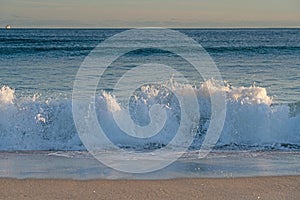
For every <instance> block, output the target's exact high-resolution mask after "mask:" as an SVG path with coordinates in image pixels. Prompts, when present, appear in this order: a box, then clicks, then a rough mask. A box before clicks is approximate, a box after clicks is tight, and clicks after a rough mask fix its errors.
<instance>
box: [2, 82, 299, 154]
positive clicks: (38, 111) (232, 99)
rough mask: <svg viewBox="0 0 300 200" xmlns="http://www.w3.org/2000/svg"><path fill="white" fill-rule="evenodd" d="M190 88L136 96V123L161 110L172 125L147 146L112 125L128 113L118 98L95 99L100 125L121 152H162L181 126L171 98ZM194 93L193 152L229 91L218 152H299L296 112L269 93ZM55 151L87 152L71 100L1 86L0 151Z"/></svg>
mask: <svg viewBox="0 0 300 200" xmlns="http://www.w3.org/2000/svg"><path fill="white" fill-rule="evenodd" d="M186 87H191V86H187V85H181V84H178V83H174V82H173V81H170V82H168V83H164V84H162V85H159V86H157V85H156V86H155V85H150V86H143V87H141V89H140V90H139V91H138V92H137V93H136V94H135V95H133V98H131V100H132V102H131V103H130V111H131V114H132V119H133V120H134V121H135V122H136V123H138V124H140V125H147V124H148V123H149V113H148V112H149V109H150V107H151V106H152V105H154V104H157V103H159V104H162V105H163V106H164V108H165V109H166V111H167V117H168V119H169V121H167V122H166V124H165V127H163V129H162V130H161V132H160V133H159V136H157V137H152V138H150V139H149V140H141V141H140V140H138V139H137V138H132V137H128V136H126V135H123V134H122V133H121V131H120V129H118V127H117V126H116V123H114V121H113V117H112V113H113V112H119V111H121V110H122V109H124V108H123V107H122V104H121V103H120V102H118V99H117V97H115V96H113V95H111V94H110V93H107V92H102V93H100V94H99V95H98V96H97V98H96V108H97V113H98V119H99V121H101V122H103V123H104V124H105V127H106V131H107V135H109V136H110V138H112V139H113V140H114V142H115V143H116V144H118V145H119V146H126V147H128V146H129V147H133V148H136V149H144V148H158V147H160V146H164V145H166V144H167V143H168V142H169V141H170V138H172V133H171V132H174V131H176V127H178V125H179V123H180V109H179V105H178V101H177V100H176V96H175V95H173V92H174V91H175V90H176V91H177V92H178V93H179V94H181V95H187V96H188V95H191V94H189V92H190V91H191V90H190V89H185V88H186ZM166 88H169V89H166ZM208 88H210V92H211V93H210V94H209V92H208ZM194 91H195V93H196V94H197V96H198V99H199V108H200V113H201V120H200V122H199V128H198V134H197V136H196V139H195V142H194V143H193V146H199V145H201V141H202V140H203V137H205V132H206V129H207V128H208V127H209V122H210V95H214V94H217V93H218V92H221V91H223V92H224V91H225V92H226V97H227V98H226V99H227V113H226V121H225V125H224V128H223V131H222V134H221V137H220V139H219V142H218V143H217V146H218V147H220V148H222V147H223V146H234V147H237V148H239V147H240V146H244V147H245V146H246V147H250V146H255V147H258V148H260V147H265V146H268V147H269V146H271V147H274V148H282V146H284V147H291V146H292V147H293V148H299V146H300V115H299V110H298V107H297V106H294V107H293V109H291V105H272V99H271V98H270V97H269V96H268V95H267V91H266V89H265V88H262V87H257V86H250V87H232V86H229V85H225V86H224V85H219V84H217V83H216V82H214V81H212V80H210V81H207V82H205V83H203V84H201V85H200V86H198V87H194ZM16 96H17V97H16ZM291 112H292V114H291ZM168 134H171V136H168ZM187 134H189V133H187ZM103 148H104V147H103ZM53 149H55V150H84V149H85V148H84V146H83V145H82V143H81V141H80V139H79V137H78V135H77V132H76V128H75V126H74V122H73V117H72V109H71V99H68V100H65V99H64V100H48V101H44V100H41V99H40V98H39V96H38V95H34V96H33V97H18V95H16V94H15V92H14V90H13V89H11V88H9V87H8V86H3V87H2V88H1V89H0V150H53Z"/></svg>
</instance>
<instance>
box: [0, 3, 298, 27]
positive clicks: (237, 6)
mask: <svg viewBox="0 0 300 200" xmlns="http://www.w3.org/2000/svg"><path fill="white" fill-rule="evenodd" d="M299 19H300V0H0V27H4V26H5V25H6V24H10V25H11V26H12V27H91V28H95V27H200V28H201V27H300V20H299Z"/></svg>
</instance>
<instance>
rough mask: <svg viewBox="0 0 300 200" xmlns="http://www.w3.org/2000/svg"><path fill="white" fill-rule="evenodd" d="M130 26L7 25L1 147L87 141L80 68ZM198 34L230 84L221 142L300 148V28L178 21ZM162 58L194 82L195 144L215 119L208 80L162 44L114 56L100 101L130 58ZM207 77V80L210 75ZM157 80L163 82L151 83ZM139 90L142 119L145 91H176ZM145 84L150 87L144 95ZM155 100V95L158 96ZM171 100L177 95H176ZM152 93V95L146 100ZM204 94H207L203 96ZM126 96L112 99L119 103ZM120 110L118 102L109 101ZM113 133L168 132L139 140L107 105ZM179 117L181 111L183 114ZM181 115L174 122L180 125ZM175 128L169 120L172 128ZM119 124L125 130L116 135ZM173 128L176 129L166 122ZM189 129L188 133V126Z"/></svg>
mask: <svg viewBox="0 0 300 200" xmlns="http://www.w3.org/2000/svg"><path fill="white" fill-rule="evenodd" d="M124 30H125V29H10V30H4V29H2V30H0V88H1V90H0V110H1V112H0V150H84V149H85V147H84V145H83V144H82V142H81V140H80V139H79V137H78V135H77V131H76V128H75V126H74V122H73V117H72V108H71V95H72V88H73V84H74V80H75V76H76V73H77V71H78V69H79V67H80V65H81V63H82V62H83V61H84V59H85V58H86V56H88V55H89V53H90V52H91V51H92V50H93V49H94V48H95V47H96V46H97V45H98V44H99V43H100V42H102V41H104V40H105V39H107V38H109V37H110V36H113V35H115V34H117V33H120V32H122V31H124ZM178 31H180V32H182V33H184V34H186V35H187V36H189V37H191V38H193V39H194V40H195V41H197V42H198V43H199V44H201V45H202V46H203V47H204V49H205V50H206V51H207V52H208V53H209V55H210V56H211V57H212V59H213V60H214V62H215V63H216V65H217V67H218V69H219V71H220V73H221V75H222V78H223V80H224V81H225V83H226V84H225V86H223V87H222V88H220V87H216V90H223V91H224V90H225V91H226V93H227V95H228V96H227V100H228V102H227V114H226V120H225V125H224V128H223V131H222V134H221V137H220V139H219V141H218V143H217V145H216V147H215V148H216V149H255V150H257V149H264V150H274V149H276V150H278V149H289V150H299V148H300V37H299V36H300V29H179V30H178ZM153 59H154V60H161V61H163V62H164V63H167V64H169V65H170V66H175V67H176V68H177V69H180V70H182V71H187V77H188V78H190V79H192V80H193V81H194V82H195V85H194V86H195V88H196V89H195V90H196V91H197V94H199V105H202V106H203V107H202V109H203V110H204V114H203V116H204V117H203V119H204V120H202V121H200V122H199V126H198V130H197V136H196V138H195V141H194V142H193V144H192V146H191V149H194V148H195V149H197V148H199V146H200V145H201V142H202V141H203V137H204V136H205V133H206V130H207V126H208V125H207V124H208V123H209V115H210V113H209V108H207V107H209V101H208V100H207V99H208V97H207V96H205V95H204V93H205V89H203V86H205V83H204V82H203V80H201V79H200V78H199V77H198V76H194V72H193V71H190V72H189V71H188V69H187V68H186V66H185V65H182V64H181V63H182V60H180V59H178V58H177V57H176V56H174V55H169V54H168V53H166V52H162V51H159V50H142V51H135V52H132V53H130V54H128V55H127V57H126V56H125V58H124V60H122V61H120V62H116V63H114V64H113V67H112V70H111V71H109V72H107V73H106V76H105V78H104V80H102V82H100V83H99V85H98V89H99V90H98V91H97V92H98V95H99V96H98V97H99V98H98V100H99V105H98V106H99V110H101V109H102V110H103V109H104V110H105V109H106V111H107V108H104V107H106V106H107V102H108V101H111V100H112V99H113V100H114V97H113V96H110V95H109V94H107V93H103V92H102V90H105V91H106V92H110V91H111V86H112V85H113V84H114V83H115V79H116V77H118V76H119V74H122V73H123V71H124V70H127V69H129V68H133V67H134V65H129V64H128V63H130V61H132V60H137V61H139V62H147V61H148V60H150V61H151V60H153ZM203 84H204V85H203ZM213 85H214V84H213V83H212V85H211V86H210V85H209V84H206V87H213ZM150 90H157V88H150ZM141 92H142V93H144V94H145V95H141V96H137V99H138V102H137V103H136V104H135V105H136V107H133V108H132V109H133V110H136V113H137V115H136V119H135V121H136V122H137V123H139V124H141V125H143V124H147V123H149V117H148V115H147V111H148V106H149V105H147V102H148V101H144V100H145V99H143V98H146V97H145V96H147V98H149V99H150V100H151V99H152V100H153V101H155V100H156V101H157V99H159V101H161V102H163V103H166V104H168V103H170V104H172V103H174V102H168V100H170V98H169V96H168V95H165V93H164V92H165V91H163V89H162V90H161V91H160V92H158V93H157V94H156V96H150V97H149V94H151V91H150V93H149V90H142V91H141ZM146 94H147V95H146ZM152 100H151V101H152ZM171 101H173V100H172V99H171ZM145 102H146V103H145ZM203 102H204V103H203ZM118 106H119V105H117V103H116V105H114V109H116V108H118V109H119V107H118ZM108 112H113V110H108ZM98 118H99V119H100V120H101V119H102V120H104V121H105V123H106V124H107V127H108V128H107V130H108V132H109V133H108V134H111V135H112V136H111V138H115V139H114V140H115V141H114V142H116V143H118V144H119V146H120V147H124V148H133V149H136V150H140V149H152V148H154V149H157V148H160V147H163V146H165V145H166V144H167V142H168V141H169V140H170V138H169V137H162V138H154V139H152V140H149V141H147V140H146V141H145V140H143V141H136V140H132V141H131V140H130V138H129V139H128V138H124V137H122V136H120V135H118V133H116V130H117V129H116V128H115V127H114V126H115V124H113V123H112V124H110V121H111V120H113V119H112V118H110V116H107V115H105V113H104V114H103V112H102V113H101V112H100V113H99V115H98ZM175 118H176V117H175ZM178 123H179V122H177V121H176V122H174V124H172V127H176V126H177V125H178ZM167 130H169V129H167ZM114 134H116V135H117V136H113V135H114ZM165 134H168V131H166V133H165ZM187 134H188V133H187Z"/></svg>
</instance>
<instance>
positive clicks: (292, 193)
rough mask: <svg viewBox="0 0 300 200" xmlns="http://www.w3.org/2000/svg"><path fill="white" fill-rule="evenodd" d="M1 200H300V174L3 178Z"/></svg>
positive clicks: (1, 181)
mask: <svg viewBox="0 0 300 200" xmlns="http://www.w3.org/2000/svg"><path fill="white" fill-rule="evenodd" d="M0 185H1V187H0V194H1V196H0V199H144V200H145V199H281V200H282V199H289V200H291V199H295V200H296V199H300V176H282V177H252V178H199V179H198V178H197V179H173V180H84V181H78V180H59V179H23V180H20V179H0Z"/></svg>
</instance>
